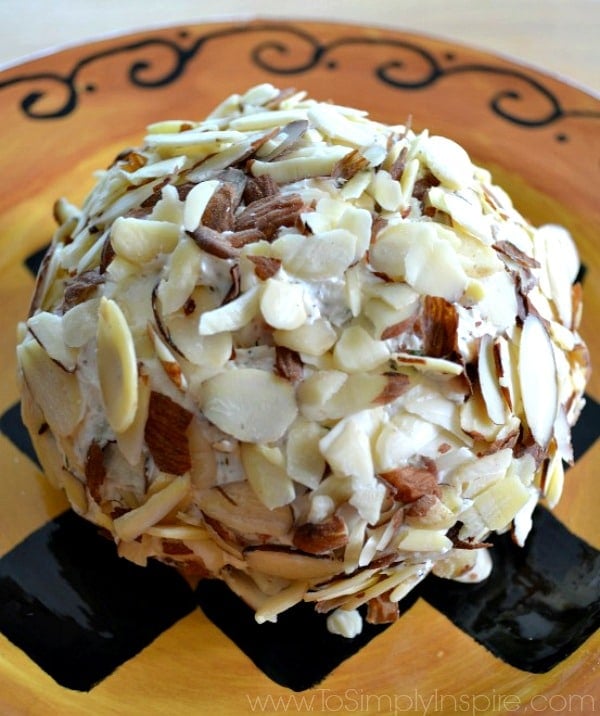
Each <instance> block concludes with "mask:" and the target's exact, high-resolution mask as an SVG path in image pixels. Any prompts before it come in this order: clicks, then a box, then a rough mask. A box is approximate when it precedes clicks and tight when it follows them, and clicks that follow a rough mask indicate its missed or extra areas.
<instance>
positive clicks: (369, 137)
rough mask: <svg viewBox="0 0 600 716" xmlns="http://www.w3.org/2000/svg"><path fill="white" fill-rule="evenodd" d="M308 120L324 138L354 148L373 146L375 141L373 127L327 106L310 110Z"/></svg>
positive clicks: (319, 105) (317, 106)
mask: <svg viewBox="0 0 600 716" xmlns="http://www.w3.org/2000/svg"><path fill="white" fill-rule="evenodd" d="M308 119H309V120H310V121H311V122H312V123H313V124H314V126H315V127H317V129H318V130H319V131H320V132H321V134H323V135H324V136H326V137H330V138H331V139H334V140H338V141H339V142H342V143H344V144H350V145H352V146H354V147H363V146H365V145H367V144H371V143H372V142H373V141H374V139H375V131H374V128H373V126H369V125H368V124H361V123H359V122H356V121H352V120H350V119H348V118H347V117H345V116H344V115H343V114H341V112H340V111H339V110H338V109H337V108H336V107H332V106H330V105H327V104H323V103H320V104H317V105H315V107H313V108H311V109H309V110H308Z"/></svg>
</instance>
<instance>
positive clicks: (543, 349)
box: [519, 315, 558, 448]
mask: <svg viewBox="0 0 600 716" xmlns="http://www.w3.org/2000/svg"><path fill="white" fill-rule="evenodd" d="M519 383H520V388H521V396H522V399H523V408H524V410H525V417H526V418H527V424H528V425H529V428H530V430H531V433H532V435H533V437H534V439H535V441H536V442H537V443H538V444H539V445H540V446H541V447H542V448H545V447H546V446H547V444H548V442H549V440H550V437H551V436H552V430H553V426H554V421H555V419H556V414H557V411H558V386H557V376H556V361H555V358H554V351H553V348H552V342H551V340H550V337H549V335H548V332H547V331H546V329H545V328H544V325H543V323H542V322H541V321H540V319H539V318H537V317H536V316H533V315H529V316H528V317H527V318H526V319H525V322H524V323H523V330H522V332H521V342H520V346H519Z"/></svg>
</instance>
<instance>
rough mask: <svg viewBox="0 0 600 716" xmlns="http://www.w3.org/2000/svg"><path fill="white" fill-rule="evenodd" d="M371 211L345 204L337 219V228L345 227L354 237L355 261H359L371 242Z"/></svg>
mask: <svg viewBox="0 0 600 716" xmlns="http://www.w3.org/2000/svg"><path fill="white" fill-rule="evenodd" d="M372 223H373V221H372V218H371V213H370V212H369V211H367V210H366V209H357V208H356V207H353V206H347V207H346V208H345V209H344V211H343V212H342V214H341V216H340V218H339V219H338V221H337V228H338V229H346V230H347V231H349V232H350V233H351V234H353V235H354V236H355V237H356V252H355V255H354V260H355V261H360V260H361V259H362V258H363V256H364V255H365V252H366V251H367V249H368V248H369V244H370V243H371V226H372Z"/></svg>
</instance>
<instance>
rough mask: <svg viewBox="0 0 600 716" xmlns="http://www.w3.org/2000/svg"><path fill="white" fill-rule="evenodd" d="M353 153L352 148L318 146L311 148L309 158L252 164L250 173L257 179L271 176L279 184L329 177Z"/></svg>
mask: <svg viewBox="0 0 600 716" xmlns="http://www.w3.org/2000/svg"><path fill="white" fill-rule="evenodd" d="M351 151H352V148H351V147H342V146H339V145H333V146H327V145H323V146H318V147H312V148H311V154H310V155H309V156H295V157H289V158H287V159H279V160H278V161H273V162H261V161H259V160H256V161H254V162H252V166H251V168H250V171H251V172H252V174H253V175H254V176H256V177H259V176H264V175H265V174H267V175H269V176H270V177H271V178H272V179H273V180H274V181H275V182H277V184H288V183H290V182H295V181H299V180H300V179H307V178H309V177H319V176H329V175H330V174H331V172H332V170H333V168H334V166H335V165H336V164H337V163H338V162H339V160H340V159H342V158H343V157H345V156H346V154H348V153H349V152H351Z"/></svg>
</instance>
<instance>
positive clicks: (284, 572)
mask: <svg viewBox="0 0 600 716" xmlns="http://www.w3.org/2000/svg"><path fill="white" fill-rule="evenodd" d="M244 557H245V558H246V562H247V564H248V566H249V567H250V568H251V569H254V570H256V571H257V572H261V573H262V574H270V575H273V576H275V577H282V578H283V579H291V580H295V579H298V580H303V581H304V580H306V581H310V580H317V579H326V578H327V577H332V576H333V575H334V574H337V573H338V572H340V571H341V570H342V567H343V565H342V563H341V562H339V561H337V560H335V559H331V558H330V557H317V556H313V555H307V554H302V553H301V552H292V551H287V550H283V549H269V548H266V547H265V548H257V549H248V550H246V552H245V553H244Z"/></svg>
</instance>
